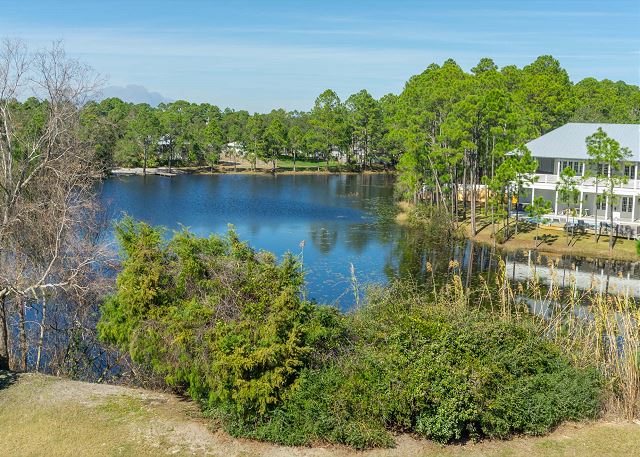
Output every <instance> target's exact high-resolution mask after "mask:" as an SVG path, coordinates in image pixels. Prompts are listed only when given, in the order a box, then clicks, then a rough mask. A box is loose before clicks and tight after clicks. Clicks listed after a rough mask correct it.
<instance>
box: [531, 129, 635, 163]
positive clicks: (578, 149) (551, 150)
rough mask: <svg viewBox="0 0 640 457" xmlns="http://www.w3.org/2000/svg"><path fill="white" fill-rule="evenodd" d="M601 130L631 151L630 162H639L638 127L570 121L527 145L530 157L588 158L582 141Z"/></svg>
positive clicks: (584, 143)
mask: <svg viewBox="0 0 640 457" xmlns="http://www.w3.org/2000/svg"><path fill="white" fill-rule="evenodd" d="M598 127H602V130H604V131H605V132H607V135H609V137H611V138H613V139H614V140H616V141H617V142H618V143H620V146H624V147H627V148H629V149H630V150H631V154H632V156H631V159H630V160H631V161H640V124H597V123H593V124H591V123H590V124H581V123H577V122H570V123H568V124H565V125H563V126H562V127H559V128H557V129H555V130H552V131H551V132H549V133H547V134H545V135H542V136H541V137H539V138H536V139H535V140H533V141H529V142H528V143H527V147H528V148H529V150H530V151H531V155H532V156H533V157H553V158H558V159H588V158H589V156H588V154H587V145H586V142H585V139H586V138H587V137H588V136H589V135H592V134H593V133H595V132H596V130H598Z"/></svg>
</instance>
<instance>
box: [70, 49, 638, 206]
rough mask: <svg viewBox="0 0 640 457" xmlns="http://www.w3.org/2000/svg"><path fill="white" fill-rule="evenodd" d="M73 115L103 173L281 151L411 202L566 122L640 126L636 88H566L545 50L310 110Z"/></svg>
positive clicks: (446, 198) (109, 102)
mask: <svg viewBox="0 0 640 457" xmlns="http://www.w3.org/2000/svg"><path fill="white" fill-rule="evenodd" d="M81 121H82V125H83V127H84V136H85V138H86V139H87V140H89V141H90V142H91V143H92V144H93V145H94V147H95V149H96V155H97V158H98V160H99V161H100V164H101V166H102V167H103V169H105V170H109V169H110V168H111V167H113V166H126V167H133V166H136V167H142V166H170V165H182V166H195V165H198V166H207V165H208V166H215V165H216V164H217V163H218V160H219V159H220V156H221V154H223V153H225V152H226V153H227V154H228V155H231V156H234V155H242V156H244V159H246V160H247V161H248V162H249V163H251V164H252V166H253V167H255V164H256V161H257V160H262V161H264V162H267V163H271V165H272V168H273V169H274V170H275V168H276V167H277V161H278V160H279V159H282V158H285V159H288V160H290V161H293V162H295V161H296V160H299V159H305V160H312V161H317V162H326V163H328V162H329V161H330V160H332V159H335V158H338V157H340V158H341V159H342V161H343V162H344V163H345V165H346V166H348V167H351V168H353V169H360V170H362V169H366V168H367V167H370V166H374V165H385V166H387V167H397V168H398V169H399V170H400V172H401V182H402V190H403V191H404V192H405V194H406V195H407V197H408V198H418V196H419V195H423V194H424V193H425V192H427V193H428V197H429V198H430V199H431V200H433V202H434V203H437V204H442V205H445V206H455V205H457V204H458V203H457V200H458V199H456V198H453V197H452V196H455V195H456V192H458V190H459V188H458V187H459V185H462V184H465V185H473V184H474V183H480V181H481V179H482V177H483V176H485V177H487V178H486V179H490V178H493V177H494V176H495V172H496V169H497V167H498V166H499V165H500V164H501V163H502V161H503V160H504V158H505V153H506V152H507V151H510V150H512V149H513V148H515V147H517V146H518V145H520V144H522V143H524V142H526V141H528V140H531V139H532V138H535V137H537V136H539V135H541V134H544V133H546V132H548V131H550V130H552V129H554V128H557V127H559V126H561V125H563V124H564V123H566V122H570V121H574V122H614V123H637V122H640V90H639V88H638V86H635V85H630V84H627V83H625V82H623V81H617V82H613V81H610V80H607V79H605V80H601V81H598V80H596V79H595V78H585V79H583V80H581V81H580V82H578V83H575V84H574V83H572V81H571V80H570V79H569V75H568V74H567V72H566V70H565V69H563V68H562V67H561V65H560V63H559V62H558V60H556V59H554V58H553V57H552V56H541V57H538V58H537V59H536V60H535V61H534V62H532V63H531V64H529V65H526V66H524V67H523V68H518V67H516V66H515V65H509V66H505V67H502V68H499V67H498V66H497V65H496V64H495V63H494V62H493V61H492V60H491V59H488V58H483V59H481V60H480V62H479V63H478V64H477V65H476V66H475V67H473V68H472V69H471V71H470V72H467V71H464V70H463V69H462V68H461V67H460V66H459V65H458V64H457V63H456V62H455V61H453V60H447V61H446V62H444V63H443V64H442V65H438V64H432V65H429V66H428V67H427V69H426V70H425V71H424V72H422V73H421V74H419V75H415V76H413V77H411V78H410V79H409V81H408V82H407V83H406V84H405V87H404V89H403V91H402V92H401V93H400V94H397V95H396V94H387V95H385V96H383V97H381V98H380V99H376V98H375V97H373V96H372V95H371V94H370V93H369V92H367V91H366V90H361V91H359V92H357V93H355V94H353V95H350V96H349V97H347V98H346V100H341V99H340V97H339V96H338V95H337V94H336V92H334V91H333V90H330V89H328V90H325V91H324V92H322V93H321V94H320V95H319V96H318V97H317V98H316V100H315V103H314V105H313V107H311V109H310V110H309V111H286V110H284V109H274V110H272V111H271V112H269V113H266V114H261V113H253V114H251V113H249V112H248V111H246V110H233V109H230V108H226V109H221V108H220V107H218V106H215V105H212V104H209V103H200V104H197V103H190V102H187V101H184V100H179V101H176V102H172V103H162V104H160V105H158V106H157V107H151V106H149V105H147V104H132V103H126V102H123V101H122V100H120V99H117V98H108V99H105V100H102V101H101V102H96V101H91V102H89V103H87V104H86V105H85V106H84V107H83V109H82V112H81ZM421 193H422V194H421ZM454 209H455V208H454Z"/></svg>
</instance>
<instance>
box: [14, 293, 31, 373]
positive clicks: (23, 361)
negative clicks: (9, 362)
mask: <svg viewBox="0 0 640 457" xmlns="http://www.w3.org/2000/svg"><path fill="white" fill-rule="evenodd" d="M16 302H17V303H16V304H17V305H18V315H19V317H20V321H19V322H18V340H19V341H20V369H21V370H22V371H27V352H28V350H29V346H28V344H27V328H26V322H25V321H26V312H25V311H26V310H25V307H26V301H25V300H24V299H23V298H21V297H20V298H18V299H17V300H16Z"/></svg>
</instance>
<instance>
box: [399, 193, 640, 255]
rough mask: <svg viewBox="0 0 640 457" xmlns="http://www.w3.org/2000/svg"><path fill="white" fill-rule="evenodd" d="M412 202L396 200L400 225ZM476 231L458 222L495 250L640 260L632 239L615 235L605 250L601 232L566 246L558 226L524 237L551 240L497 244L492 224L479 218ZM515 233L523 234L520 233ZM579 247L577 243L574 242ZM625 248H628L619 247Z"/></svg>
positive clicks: (405, 221) (406, 221)
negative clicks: (538, 237) (599, 234)
mask: <svg viewBox="0 0 640 457" xmlns="http://www.w3.org/2000/svg"><path fill="white" fill-rule="evenodd" d="M413 207H414V205H413V204H412V203H410V202H398V208H399V212H398V214H397V215H396V218H395V220H396V222H397V223H398V224H402V225H408V224H410V221H409V218H410V216H411V210H412V208H413ZM477 225H478V231H477V233H476V235H475V236H471V233H470V223H469V221H468V220H466V221H464V222H463V223H462V224H461V227H462V229H463V231H464V237H465V239H467V240H471V241H473V242H474V243H479V244H482V245H485V246H492V247H493V246H495V248H496V249H498V250H501V251H504V252H522V251H535V252H539V253H541V254H544V255H547V256H557V257H558V256H565V255H567V256H574V257H583V258H586V259H600V260H618V261H623V262H640V256H639V255H638V254H637V253H636V252H635V243H636V241H635V240H634V239H631V240H627V239H626V238H618V239H617V240H616V244H615V246H614V249H613V250H612V251H609V249H608V243H609V237H608V236H606V235H602V236H601V237H600V241H599V242H598V243H596V242H595V241H594V240H593V235H591V234H590V235H587V236H581V235H578V236H576V237H575V238H574V239H573V240H572V244H570V245H567V243H566V236H565V234H564V231H563V230H562V229H561V228H549V227H545V228H540V229H539V230H538V231H537V232H536V231H535V230H534V231H533V232H528V233H526V235H527V237H531V236H532V235H535V234H536V233H537V235H539V236H540V237H546V238H547V239H549V238H550V239H552V240H553V241H551V242H549V241H542V242H541V241H540V240H537V241H534V240H533V239H522V238H517V239H516V238H511V239H509V240H508V241H506V242H504V243H502V244H500V243H495V244H494V240H493V238H492V237H491V224H490V223H489V224H483V221H482V220H479V221H478V224H477ZM518 236H523V233H520V234H519V235H518ZM578 242H579V243H580V245H579V246H576V244H577V243H578ZM622 246H624V247H625V248H629V247H630V248H631V249H625V250H623V249H621V247H622Z"/></svg>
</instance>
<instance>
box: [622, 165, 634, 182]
mask: <svg viewBox="0 0 640 457" xmlns="http://www.w3.org/2000/svg"><path fill="white" fill-rule="evenodd" d="M624 175H625V176H626V177H627V178H629V179H636V166H635V165H625V166H624Z"/></svg>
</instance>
